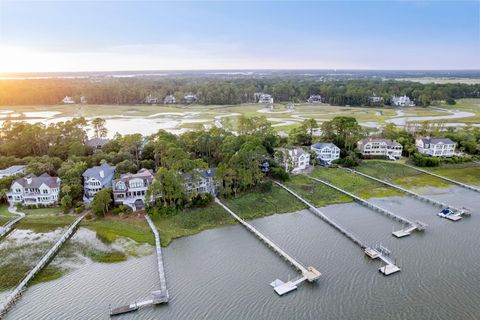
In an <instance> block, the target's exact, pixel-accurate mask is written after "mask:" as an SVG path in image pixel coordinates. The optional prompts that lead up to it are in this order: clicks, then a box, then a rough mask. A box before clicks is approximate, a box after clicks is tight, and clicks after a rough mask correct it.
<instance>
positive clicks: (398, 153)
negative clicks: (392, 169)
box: [357, 139, 403, 160]
mask: <svg viewBox="0 0 480 320" xmlns="http://www.w3.org/2000/svg"><path fill="white" fill-rule="evenodd" d="M357 147H358V150H359V151H360V153H361V154H362V155H363V156H364V157H365V158H369V157H375V156H384V157H386V158H388V159H390V160H398V159H400V158H401V157H402V150H403V147H402V145H401V144H400V143H398V142H397V141H395V140H393V141H392V140H390V139H364V140H361V141H359V142H358V143H357Z"/></svg>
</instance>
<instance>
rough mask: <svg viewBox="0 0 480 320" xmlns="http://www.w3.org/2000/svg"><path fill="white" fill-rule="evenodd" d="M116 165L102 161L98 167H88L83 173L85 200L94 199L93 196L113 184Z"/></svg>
mask: <svg viewBox="0 0 480 320" xmlns="http://www.w3.org/2000/svg"><path fill="white" fill-rule="evenodd" d="M114 174H115V167H112V166H110V165H108V164H106V163H102V164H101V165H99V166H97V167H92V168H88V169H87V170H85V172H84V173H83V201H84V202H87V203H89V202H91V201H93V196H94V195H95V193H97V192H98V191H100V190H102V189H103V188H105V187H111V186H112V180H113V175H114Z"/></svg>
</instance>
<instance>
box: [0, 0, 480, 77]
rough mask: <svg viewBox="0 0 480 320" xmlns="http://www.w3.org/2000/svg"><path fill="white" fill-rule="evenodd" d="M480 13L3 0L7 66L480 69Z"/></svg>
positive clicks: (445, 7) (0, 60)
mask: <svg viewBox="0 0 480 320" xmlns="http://www.w3.org/2000/svg"><path fill="white" fill-rule="evenodd" d="M479 16H480V1H479V0H476V1H452V2H449V1H441V0H439V1H408V0H403V1H310V2H301V1H291V2H288V1H281V2H273V1H262V2H253V1H250V2H233V1H224V2H221V1H208V2H202V1H195V2H184V1H181V2H161V1H21V0H20V1H19V0H15V1H13V0H12V1H9V0H0V72H62V71H125V70H197V69H203V70H205V69H209V70H212V69H390V70H393V69H395V70H397V69H398V70H405V69H408V70H412V69H423V70H428V69H441V70H446V69H480V18H479Z"/></svg>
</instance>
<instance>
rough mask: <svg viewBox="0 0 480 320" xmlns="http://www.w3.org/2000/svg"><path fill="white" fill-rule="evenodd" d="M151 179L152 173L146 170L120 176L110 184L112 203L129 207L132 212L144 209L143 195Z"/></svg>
mask: <svg viewBox="0 0 480 320" xmlns="http://www.w3.org/2000/svg"><path fill="white" fill-rule="evenodd" d="M153 178H154V175H153V172H152V171H151V170H148V169H141V170H140V171H138V172H137V173H126V174H122V175H121V176H120V178H119V179H115V180H113V182H112V190H113V200H114V202H115V203H116V204H123V205H126V206H129V207H130V208H132V210H133V211H135V210H136V209H142V208H145V194H146V193H147V190H148V188H149V187H150V185H151V184H152V181H153Z"/></svg>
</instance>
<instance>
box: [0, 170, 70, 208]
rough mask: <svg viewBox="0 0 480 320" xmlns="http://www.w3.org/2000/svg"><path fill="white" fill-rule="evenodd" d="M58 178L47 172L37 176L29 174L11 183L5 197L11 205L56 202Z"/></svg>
mask: <svg viewBox="0 0 480 320" xmlns="http://www.w3.org/2000/svg"><path fill="white" fill-rule="evenodd" d="M60 182H61V180H60V178H58V177H52V176H50V175H49V174H47V173H44V174H42V175H41V176H40V177H37V176H36V175H34V174H29V175H27V176H25V177H23V178H19V179H17V180H15V181H14V182H13V183H12V186H11V187H10V191H9V192H7V199H8V202H9V203H10V205H11V206H13V205H15V204H16V203H21V204H22V205H26V206H29V205H39V204H40V205H52V204H55V203H57V202H58V199H59V193H60Z"/></svg>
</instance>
